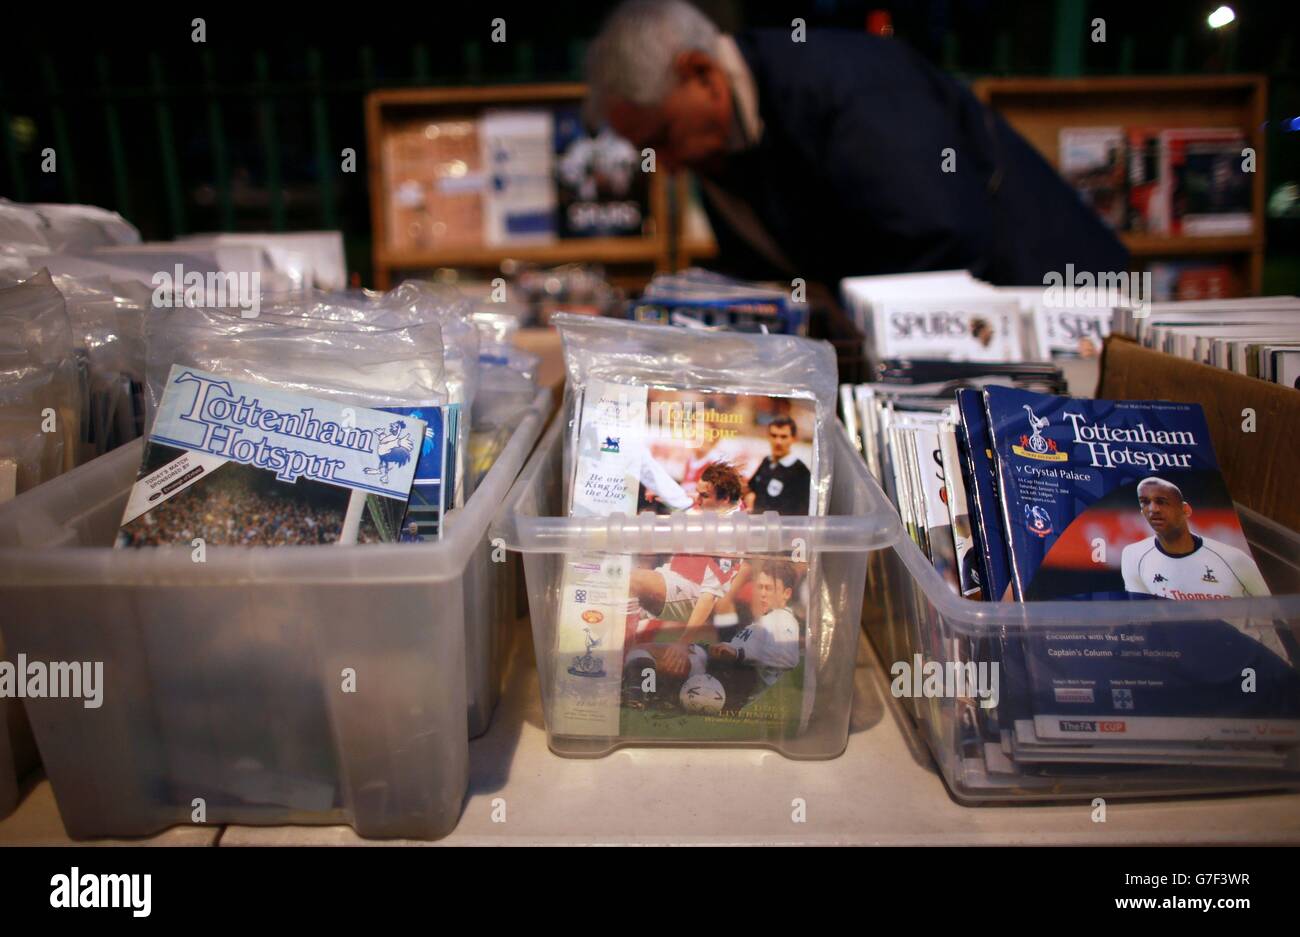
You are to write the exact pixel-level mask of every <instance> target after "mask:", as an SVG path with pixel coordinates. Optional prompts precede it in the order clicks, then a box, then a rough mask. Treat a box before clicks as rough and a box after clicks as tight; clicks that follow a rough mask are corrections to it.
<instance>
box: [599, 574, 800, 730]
mask: <svg viewBox="0 0 1300 937" xmlns="http://www.w3.org/2000/svg"><path fill="white" fill-rule="evenodd" d="M798 576H799V574H798V571H797V570H796V568H795V566H794V564H793V563H790V562H786V561H784V560H778V561H770V562H767V563H765V564H763V565H762V566H761V567H757V568H756V569H755V571H754V580H753V583H754V585H753V590H752V596H751V598H750V609H751V610H752V612H753V620H752V621H751V622H750V623H749V624H748V625H745V626H742V627H741V628H740V629H739V630H738V631H737V632H736V634H735V635H734V636H733V637H732V638H731V640H729V641H719V642H715V643H713V644H711V645H706V644H702V643H701V644H691V645H688V646H687V647H685V648H684V649H682V650H681V653H682V654H683V655H684V657H685V660H686V667H685V668H683V669H681V670H679V669H678V668H676V667H674V666H673V664H674V663H675V660H674V659H673V658H672V657H670V656H669V652H670V651H674V650H678V649H680V648H681V645H653V644H651V645H645V644H642V645H638V646H637V647H635V648H634V649H633V650H632V651H631V652H630V653H629V654H628V655H627V658H626V661H625V663H624V695H625V699H626V700H630V701H634V702H640V701H641V700H642V699H643V694H642V693H641V692H638V689H639V687H640V686H644V685H645V682H644V681H645V677H646V671H647V669H651V670H654V671H655V678H656V679H655V681H654V685H655V688H656V689H655V691H654V694H653V695H654V696H655V697H657V698H660V699H667V700H676V699H677V692H678V689H679V688H680V687H681V685H682V683H683V682H684V681H685V680H687V679H689V678H691V677H695V676H698V675H701V674H707V675H709V676H710V677H713V678H715V679H716V680H717V681H718V682H719V683H720V684H721V685H722V688H723V691H724V694H725V699H724V702H723V704H722V712H723V713H734V712H736V711H738V710H739V709H741V708H742V707H744V706H745V705H746V704H748V703H750V702H752V701H753V700H754V699H755V698H756V697H757V696H759V695H760V694H761V693H762V692H763V691H764V690H766V689H767V688H768V687H770V686H772V685H773V684H774V683H776V682H777V680H779V679H780V678H781V676H782V675H783V674H785V673H786V672H787V671H789V670H792V669H793V668H795V667H797V666H799V656H800V647H801V641H800V637H799V621H798V619H797V618H795V616H794V613H793V612H791V611H790V609H789V608H788V605H789V602H790V599H791V597H792V596H793V595H794V589H795V585H796V583H797V581H798Z"/></svg>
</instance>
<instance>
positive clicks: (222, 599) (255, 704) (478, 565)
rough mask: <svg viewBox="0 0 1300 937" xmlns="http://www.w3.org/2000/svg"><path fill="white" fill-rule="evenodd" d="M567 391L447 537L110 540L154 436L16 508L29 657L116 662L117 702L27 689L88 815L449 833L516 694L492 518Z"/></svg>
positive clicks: (1, 536)
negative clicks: (213, 542)
mask: <svg viewBox="0 0 1300 937" xmlns="http://www.w3.org/2000/svg"><path fill="white" fill-rule="evenodd" d="M549 405H550V394H549V391H543V392H541V393H539V394H538V395H537V397H536V398H535V400H534V402H533V404H532V406H531V407H530V408H529V409H528V410H527V411H526V412H524V413H523V414H521V419H520V422H519V424H518V426H517V428H516V429H515V431H514V434H513V436H512V438H511V440H510V442H509V443H508V445H507V446H506V447H505V449H504V450H503V451H502V453H501V455H500V456H499V458H498V459H497V461H496V464H495V465H494V466H493V467H492V469H491V470H490V471H489V472H488V474H487V475H486V477H485V478H484V479H483V481H482V482H481V483H480V485H479V487H478V488H477V490H476V491H475V492H474V494H473V496H472V497H471V498H470V500H469V502H468V503H467V504H466V505H465V507H464V508H462V509H460V510H459V511H456V512H452V513H450V514H449V515H448V516H447V520H446V524H447V530H446V535H445V538H444V540H443V541H442V542H440V543H434V544H370V545H365V546H353V547H340V546H334V545H329V546H310V547H308V546H303V547H290V546H284V547H273V548H224V549H223V548H211V549H209V550H208V552H207V556H206V562H202V563H199V562H193V561H192V559H191V551H190V550H189V549H188V548H160V549H156V550H153V549H150V550H114V549H112V548H111V547H105V546H103V544H108V543H111V542H112V540H113V537H114V535H115V533H116V530H117V526H118V521H119V520H120V517H121V511H122V505H123V503H124V501H125V498H126V494H127V490H128V488H129V486H130V484H131V482H132V481H133V480H134V478H135V475H136V471H137V469H138V466H139V461H140V447H141V443H140V442H138V441H137V442H135V443H132V444H130V445H128V446H124V447H122V448H121V449H119V450H117V451H115V452H112V453H109V454H108V455H106V456H103V457H102V458H99V459H96V460H95V461H94V462H91V463H88V464H87V465H84V466H82V467H81V468H78V469H76V470H74V471H72V472H70V473H68V474H66V475H63V476H61V477H59V478H57V479H54V480H52V481H50V482H48V483H46V484H44V485H42V486H40V487H39V488H37V489H34V490H33V491H31V492H28V493H27V494H25V495H22V496H20V497H19V498H17V499H15V500H14V501H12V502H10V503H8V504H7V505H5V506H4V507H3V508H0V609H3V610H4V616H3V618H0V631H2V633H3V637H4V641H5V645H6V651H7V654H8V656H9V658H10V659H11V660H14V659H16V657H17V655H18V654H20V653H21V654H24V655H25V656H26V658H27V659H28V660H29V661H43V662H54V661H98V662H102V663H103V701H102V705H101V706H99V707H98V708H86V707H85V706H84V701H83V700H81V699H28V700H27V701H26V708H27V712H28V715H29V717H30V720H31V723H32V728H33V730H34V734H35V737H36V741H37V744H38V745H39V747H40V754H41V759H42V761H43V763H44V765H45V771H46V773H47V775H48V776H49V778H50V782H51V784H52V785H53V788H54V794H55V797H56V799H57V801H58V804H59V812H60V813H61V815H62V817H63V822H64V826H65V827H66V829H67V831H68V833H69V834H70V835H71V836H73V837H76V838H85V837H94V836H118V835H144V834H150V833H154V832H157V831H158V830H161V829H163V828H165V827H168V826H171V825H174V824H179V823H190V822H195V818H196V817H198V816H201V818H202V821H203V822H206V823H209V824H224V823H240V824H283V823H307V824H336V823H346V824H348V825H350V826H352V827H353V828H354V829H356V831H357V832H358V833H360V834H361V835H362V836H369V837H410V838H421V839H430V838H436V837H439V836H442V835H445V834H446V833H448V832H450V831H451V829H452V828H453V827H454V826H455V825H456V821H457V819H458V817H459V815H460V810H461V804H462V801H463V799H464V795H465V790H466V787H467V785H468V779H469V767H468V758H469V754H468V731H467V713H469V712H471V711H473V709H474V707H475V706H477V707H478V708H479V712H480V714H481V715H482V714H486V713H487V712H489V711H490V706H491V700H492V699H493V698H494V696H495V692H496V686H495V680H494V678H493V677H492V672H493V666H494V662H493V660H492V659H491V655H492V654H494V653H495V650H494V646H493V645H494V642H493V640H492V639H491V635H492V633H493V631H494V629H496V628H497V627H498V626H499V625H500V624H501V623H499V622H496V621H494V620H493V619H494V617H495V616H496V615H497V614H498V613H499V612H500V610H501V609H509V610H510V611H513V609H512V608H511V606H512V605H513V601H512V600H511V598H503V597H502V595H503V594H504V593H507V591H508V588H509V586H508V585H507V584H505V577H508V570H507V566H508V564H507V563H499V562H498V563H493V562H492V554H493V552H494V551H493V549H492V545H491V544H490V543H489V541H488V537H487V531H488V523H489V521H490V520H491V518H492V515H493V513H494V512H495V511H496V510H497V508H498V507H499V506H500V504H501V502H502V500H503V499H504V497H505V495H506V492H507V491H508V490H509V488H510V483H511V482H512V481H513V480H514V478H515V476H516V475H517V474H518V472H519V468H520V466H522V465H523V463H524V460H525V459H526V458H527V455H528V453H529V451H530V450H531V449H532V446H533V443H534V442H535V441H536V439H537V436H538V435H539V434H540V432H541V428H542V425H543V424H544V421H545V418H546V415H547V413H548V411H549ZM499 555H500V554H499V553H498V556H499ZM467 635H468V636H469V646H470V647H471V648H472V649H473V650H472V651H471V653H470V656H471V658H473V659H471V660H467V656H466V647H467ZM467 674H468V675H467ZM348 684H350V685H348ZM467 686H473V687H474V688H475V689H474V693H475V694H476V697H477V698H476V699H475V700H474V701H471V700H470V698H469V694H468V693H467ZM200 808H202V814H201V815H200V814H199V813H198V812H197V811H198V810H199V809H200Z"/></svg>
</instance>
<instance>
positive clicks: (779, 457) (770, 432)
mask: <svg viewBox="0 0 1300 937" xmlns="http://www.w3.org/2000/svg"><path fill="white" fill-rule="evenodd" d="M795 436H796V431H795V425H794V420H792V419H790V417H788V416H778V417H777V418H776V419H774V420H773V421H772V422H771V423H769V424H768V425H767V441H768V444H769V445H771V447H772V454H771V455H770V456H768V457H767V458H766V459H764V460H763V462H762V464H761V465H759V467H758V468H757V469H756V470H755V471H754V475H753V477H752V478H750V480H749V492H748V494H746V495H745V506H746V507H747V508H748V509H749V513H751V514H762V513H763V512H764V511H776V513H778V514H807V513H808V499H809V496H810V494H811V491H812V472H810V471H809V470H808V466H806V465H804V464H803V460H802V459H800V458H798V457H796V456H794V455H792V454H791V453H790V447H791V446H792V445H793V444H794V440H795Z"/></svg>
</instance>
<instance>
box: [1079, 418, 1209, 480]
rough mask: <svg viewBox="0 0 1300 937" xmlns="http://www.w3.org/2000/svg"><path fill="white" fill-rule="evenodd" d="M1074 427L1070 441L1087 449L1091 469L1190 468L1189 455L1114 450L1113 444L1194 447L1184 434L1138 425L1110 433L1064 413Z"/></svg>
mask: <svg viewBox="0 0 1300 937" xmlns="http://www.w3.org/2000/svg"><path fill="white" fill-rule="evenodd" d="M1065 418H1066V419H1067V420H1069V421H1070V425H1071V426H1073V427H1074V441H1075V442H1076V443H1079V444H1081V445H1084V446H1087V447H1088V452H1089V453H1090V454H1091V457H1092V464H1093V467H1094V468H1115V467H1117V466H1121V465H1134V466H1140V467H1142V468H1147V469H1152V470H1154V469H1161V468H1173V469H1186V468H1191V460H1192V457H1191V455H1190V454H1189V453H1177V452H1151V451H1147V450H1144V449H1130V448H1127V447H1124V448H1117V447H1116V446H1115V445H1114V444H1115V443H1145V444H1147V445H1150V446H1195V445H1196V437H1195V436H1193V435H1192V434H1191V433H1189V432H1187V431H1185V430H1179V431H1174V432H1169V431H1166V430H1149V429H1147V428H1146V426H1145V425H1144V424H1142V423H1139V424H1138V425H1137V426H1135V427H1133V428H1132V429H1114V428H1112V427H1109V426H1105V425H1101V424H1097V423H1085V422H1084V418H1083V415H1082V414H1079V413H1067V414H1065Z"/></svg>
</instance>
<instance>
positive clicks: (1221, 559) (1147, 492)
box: [1120, 475, 1290, 660]
mask: <svg viewBox="0 0 1300 937" xmlns="http://www.w3.org/2000/svg"><path fill="white" fill-rule="evenodd" d="M1137 495H1138V507H1139V508H1140V509H1141V511H1142V516H1143V517H1144V518H1146V522H1147V523H1148V524H1149V525H1150V526H1151V529H1152V530H1153V531H1154V532H1155V534H1154V536H1151V537H1147V538H1146V539H1145V540H1139V541H1138V542H1137V543H1130V544H1129V545H1128V546H1126V547H1125V548H1124V552H1123V554H1121V556H1120V569H1121V570H1122V572H1123V574H1124V589H1125V590H1126V591H1128V592H1134V593H1137V594H1139V595H1152V596H1155V597H1157V598H1163V599H1174V600H1176V601H1195V600H1213V599H1237V598H1244V597H1246V596H1255V595H1268V594H1269V590H1268V585H1267V584H1266V583H1265V582H1264V577H1263V575H1261V574H1260V571H1259V567H1258V566H1257V565H1255V560H1254V558H1253V557H1252V556H1251V555H1250V554H1249V553H1247V552H1246V551H1244V550H1241V549H1239V548H1238V547H1234V546H1232V545H1230V544H1227V543H1221V542H1220V541H1218V540H1212V539H1210V538H1209V537H1203V536H1201V535H1199V534H1194V533H1192V531H1191V526H1190V524H1189V521H1190V520H1191V517H1192V506H1191V505H1190V504H1188V503H1187V502H1186V501H1184V500H1183V492H1182V490H1181V489H1180V488H1179V487H1178V486H1177V485H1175V484H1173V483H1172V482H1170V481H1167V480H1165V479H1163V478H1157V477H1155V476H1154V475H1153V476H1151V477H1149V478H1144V479H1142V481H1140V482H1138V486H1137ZM1230 624H1232V625H1233V626H1234V627H1236V628H1237V629H1238V630H1240V631H1243V632H1245V633H1246V634H1248V635H1249V636H1250V637H1252V638H1254V639H1255V640H1257V641H1259V642H1260V643H1261V644H1263V645H1264V646H1265V647H1267V648H1268V649H1269V650H1270V651H1272V652H1273V653H1275V654H1277V655H1278V656H1279V657H1281V658H1282V659H1283V660H1286V659H1288V657H1289V656H1290V655H1289V654H1288V653H1287V651H1286V650H1285V649H1284V647H1283V644H1282V641H1281V640H1280V639H1279V637H1278V634H1277V632H1276V630H1275V629H1274V628H1272V627H1270V626H1267V625H1264V626H1257V625H1253V624H1251V625H1249V626H1247V623H1244V622H1230Z"/></svg>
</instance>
